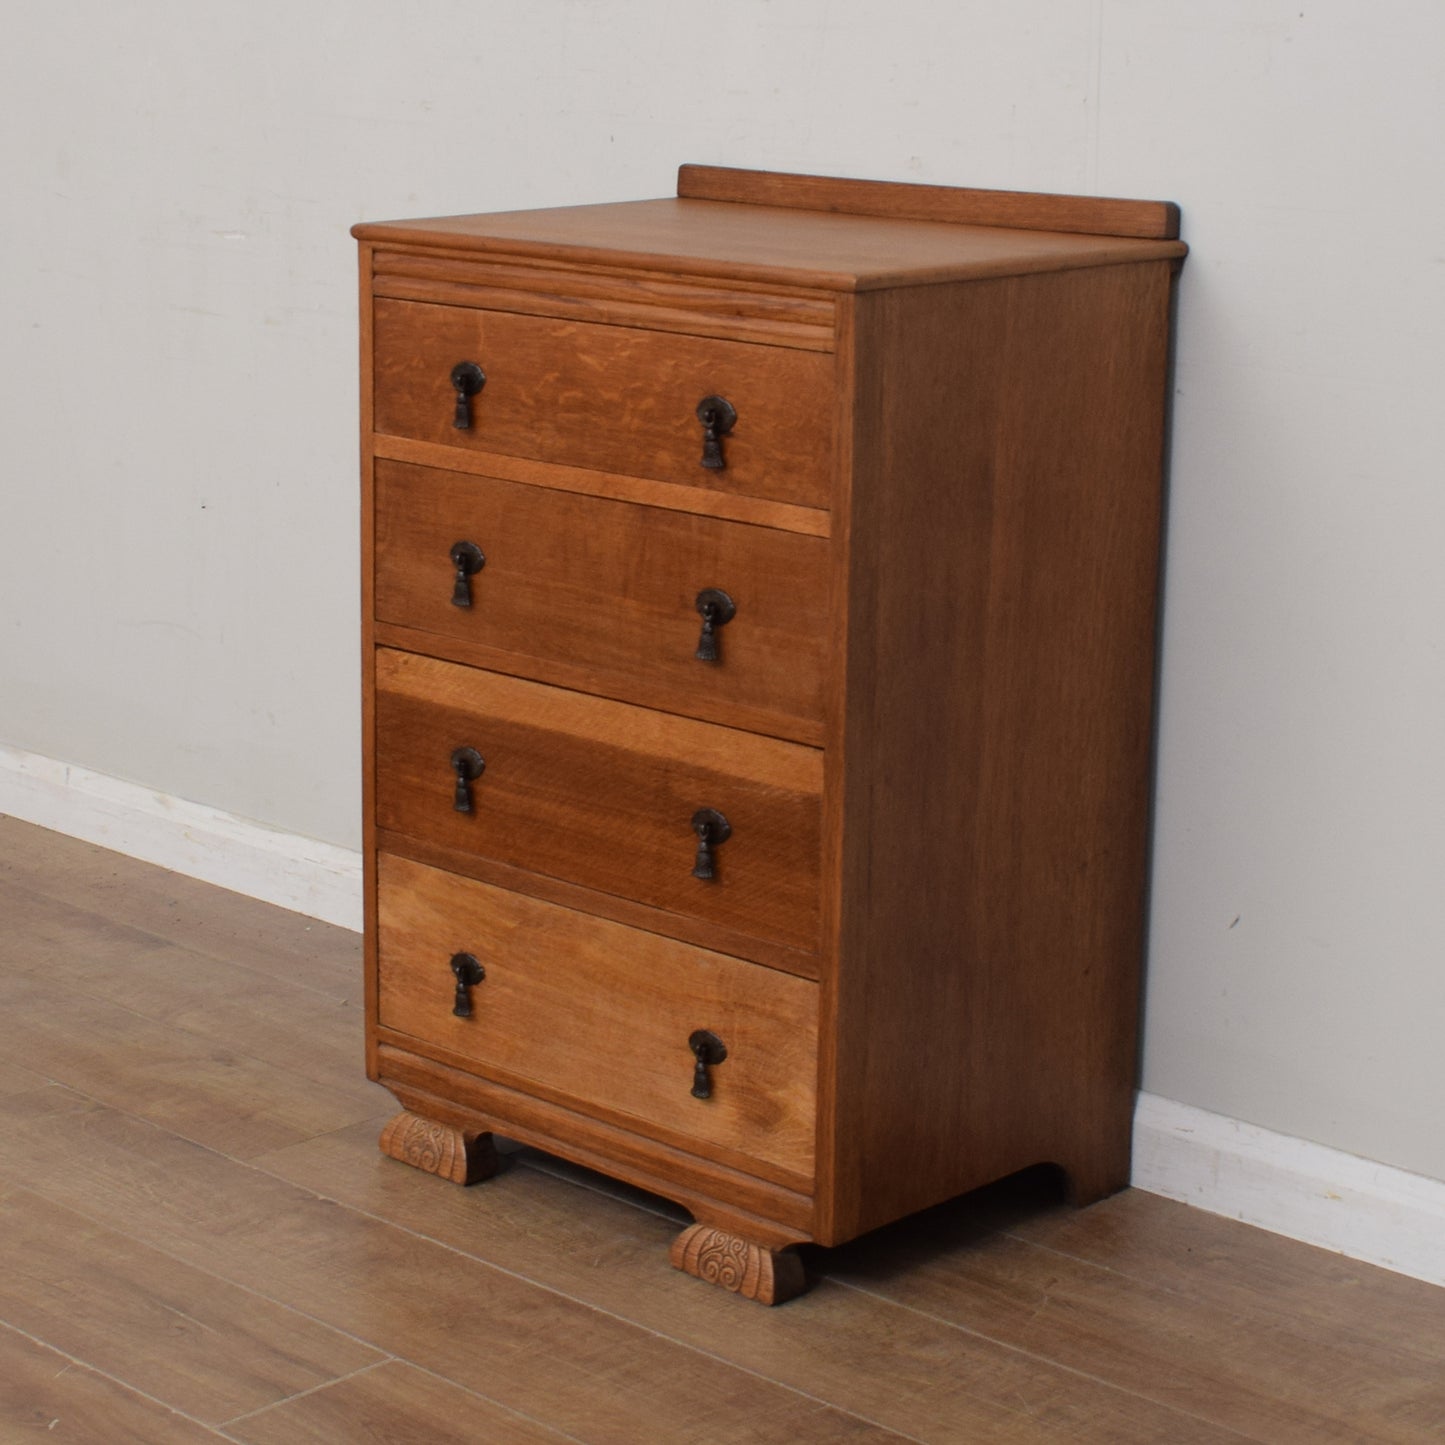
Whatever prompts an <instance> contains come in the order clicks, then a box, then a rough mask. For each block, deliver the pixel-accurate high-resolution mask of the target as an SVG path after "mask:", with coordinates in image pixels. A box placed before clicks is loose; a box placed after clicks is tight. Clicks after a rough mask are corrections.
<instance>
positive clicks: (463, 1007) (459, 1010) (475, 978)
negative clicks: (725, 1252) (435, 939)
mask: <svg viewBox="0 0 1445 1445" xmlns="http://www.w3.org/2000/svg"><path fill="white" fill-rule="evenodd" d="M486 976H487V971H486V969H484V968H483V967H482V966H481V964H480V963H478V962H477V960H476V958H475V957H474V956H473V955H472V954H470V953H454V954H452V977H453V978H455V979H456V981H457V996H456V1000H455V1002H453V1004H452V1012H453V1013H454V1014H455V1015H456V1016H457V1017H458V1018H459V1019H469V1018H471V1016H472V996H471V994H470V993H468V992H467V990H468V989H470V988H473V987H475V986H476V985H477V984H479V983H481V981H482V980H483V979H484V978H486Z"/></svg>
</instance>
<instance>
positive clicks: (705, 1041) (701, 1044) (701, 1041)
mask: <svg viewBox="0 0 1445 1445" xmlns="http://www.w3.org/2000/svg"><path fill="white" fill-rule="evenodd" d="M687 1046H688V1048H690V1049H691V1050H692V1057H693V1060H694V1062H693V1067H692V1096H693V1098H694V1099H710V1098H712V1078H711V1076H710V1075H709V1074H708V1070H709V1069H710V1068H711V1067H712V1066H713V1065H714V1064H720V1063H722V1061H723V1060H724V1059H725V1058H727V1056H728V1048H727V1045H726V1044H725V1043H723V1041H722V1040H721V1039H720V1038H718V1036H717V1035H716V1034H715V1033H713V1032H712V1031H711V1030H710V1029H696V1030H694V1031H693V1032H692V1033H691V1034H689V1035H688V1040H687Z"/></svg>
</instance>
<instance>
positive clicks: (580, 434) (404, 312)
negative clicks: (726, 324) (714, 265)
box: [373, 298, 834, 507]
mask: <svg viewBox="0 0 1445 1445" xmlns="http://www.w3.org/2000/svg"><path fill="white" fill-rule="evenodd" d="M374 306H375V313H374V317H375V344H374V357H375V372H374V378H373V385H374V395H373V401H374V407H375V425H376V430H377V431H378V432H382V433H385V434H388V435H392V436H399V437H409V438H412V439H414V440H417V441H425V442H435V443H439V444H441V445H445V446H465V447H474V448H476V449H478V450H481V451H492V452H501V453H503V454H505V455H507V456H518V457H530V458H533V459H535V460H538V461H547V462H559V463H562V464H565V465H567V466H574V467H590V468H593V469H595V470H598V471H604V472H621V473H625V474H627V475H629V476H639V477H650V478H653V479H655V480H658V481H665V482H677V483H682V484H690V485H694V486H700V487H709V488H712V489H715V490H719V491H725V492H738V493H741V494H743V495H745V496H754V497H767V498H771V499H773V500H775V501H782V502H794V503H797V504H799V505H802V506H808V507H826V506H828V502H829V487H830V478H831V472H832V432H833V410H834V408H833V358H832V356H831V355H829V354H827V353H819V352H810V351H794V350H791V349H790V348H787V347H781V346H757V345H751V344H749V343H746V342H737V341H720V340H716V339H713V338H709V337H701V336H684V335H675V334H668V333H665V332H658V331H643V330H634V329H632V328H630V327H624V326H597V325H591V324H588V323H585V322H577V321H559V320H554V319H552V318H548V317H542V316H524V315H520V314H517V313H515V312H507V311H483V310H479V309H472V308H470V307H465V306H435V305H430V304H427V303H424V302H417V301H393V300H387V299H384V298H378V299H377V300H376V301H375V302H374ZM463 361H470V362H474V363H475V364H476V365H477V366H479V367H480V368H481V369H482V372H483V374H484V375H485V377H486V381H485V384H484V385H483V386H482V389H481V390H480V391H479V392H478V393H477V394H476V395H475V396H473V397H471V398H470V400H469V401H468V402H467V403H466V407H465V409H466V412H467V414H468V416H469V419H470V423H471V424H470V426H469V427H467V428H466V429H464V430H459V429H458V428H457V427H456V426H455V424H454V423H455V420H456V414H457V393H456V390H455V389H454V387H453V385H452V382H451V373H452V368H453V367H455V366H456V365H457V364H458V363H459V362H463ZM713 395H715V396H721V397H723V398H725V399H726V400H727V401H728V402H730V403H731V404H732V406H733V408H734V410H735V411H736V413H737V420H736V422H735V423H734V425H733V428H732V430H731V432H729V433H728V434H727V435H726V436H724V437H723V438H722V443H721V444H722V456H723V460H724V463H725V465H724V466H723V467H722V468H721V469H720V470H716V469H709V468H705V467H703V466H702V465H701V462H702V455H703V428H702V424H701V423H700V422H699V421H698V418H697V407H698V403H699V402H700V401H702V400H703V398H704V397H707V396H713Z"/></svg>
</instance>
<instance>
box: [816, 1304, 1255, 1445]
mask: <svg viewBox="0 0 1445 1445" xmlns="http://www.w3.org/2000/svg"><path fill="white" fill-rule="evenodd" d="M823 1278H826V1279H827V1280H829V1282H830V1283H832V1284H835V1285H838V1286H839V1287H840V1288H842V1289H849V1290H854V1291H856V1292H857V1293H858V1294H862V1295H868V1296H869V1297H871V1298H873V1299H877V1300H882V1301H883V1302H884V1303H885V1304H889V1305H892V1306H894V1307H895V1308H897V1309H901V1310H907V1311H908V1312H909V1313H910V1314H915V1315H918V1316H919V1317H920V1318H921V1319H926V1320H931V1321H932V1322H933V1323H934V1324H937V1325H942V1326H944V1327H945V1328H946V1329H950V1330H955V1331H957V1332H958V1333H959V1334H962V1335H967V1336H968V1337H969V1338H970V1339H975V1340H982V1341H984V1342H985V1343H987V1344H990V1345H995V1346H997V1347H998V1348H1000V1349H1004V1350H1007V1351H1009V1353H1010V1354H1014V1355H1017V1356H1019V1357H1020V1358H1021V1359H1025V1360H1028V1361H1030V1362H1031V1363H1033V1364H1036V1365H1044V1366H1046V1367H1047V1368H1049V1369H1054V1370H1059V1371H1062V1372H1063V1373H1064V1374H1068V1375H1072V1376H1073V1377H1074V1378H1075V1379H1079V1380H1088V1381H1089V1383H1090V1384H1093V1385H1098V1386H1100V1387H1101V1388H1103V1389H1105V1390H1110V1391H1112V1392H1114V1393H1115V1394H1118V1395H1123V1396H1125V1397H1127V1398H1129V1399H1133V1400H1140V1401H1143V1402H1144V1403H1145V1404H1148V1405H1153V1406H1155V1407H1156V1408H1158V1409H1161V1410H1168V1411H1169V1412H1170V1413H1171V1414H1174V1415H1178V1416H1180V1417H1181V1418H1182V1419H1185V1420H1193V1421H1196V1422H1197V1423H1198V1424H1200V1425H1208V1426H1210V1427H1211V1428H1213V1429H1216V1430H1223V1431H1227V1432H1228V1433H1229V1434H1231V1435H1234V1436H1236V1437H1237V1438H1238V1439H1240V1440H1249V1441H1252V1442H1253V1445H1275V1442H1274V1441H1273V1440H1271V1439H1270V1438H1269V1437H1268V1436H1264V1435H1247V1434H1245V1433H1244V1432H1243V1431H1241V1430H1239V1429H1237V1428H1236V1427H1235V1426H1233V1425H1224V1424H1221V1423H1220V1422H1219V1421H1217V1420H1211V1419H1209V1418H1207V1417H1206V1416H1204V1415H1198V1414H1195V1412H1194V1411H1193V1410H1185V1409H1181V1408H1180V1407H1179V1406H1178V1405H1175V1404H1171V1403H1170V1402H1169V1401H1168V1400H1157V1399H1155V1398H1153V1397H1152V1396H1150V1395H1142V1394H1140V1393H1139V1391H1138V1390H1131V1389H1130V1388H1129V1387H1128V1386H1127V1385H1120V1384H1116V1383H1115V1382H1114V1381H1113V1380H1106V1379H1104V1378H1103V1377H1102V1376H1101V1375H1095V1374H1091V1373H1090V1372H1089V1371H1088V1370H1081V1369H1080V1368H1079V1367H1078V1366H1077V1365H1070V1364H1067V1363H1066V1362H1065V1361H1063V1360H1055V1359H1050V1358H1049V1356H1047V1355H1040V1354H1038V1353H1037V1352H1036V1351H1034V1350H1026V1349H1024V1347H1023V1346H1022V1345H1016V1344H1011V1343H1010V1342H1009V1341H1008V1340H1006V1339H1001V1338H999V1337H998V1336H997V1335H990V1334H988V1333H986V1332H985V1331H983V1330H976V1329H970V1328H969V1326H967V1325H961V1324H959V1323H958V1322H957V1321H956V1320H950V1319H948V1318H946V1317H945V1316H943V1315H937V1314H934V1313H933V1312H932V1311H931V1310H923V1309H919V1308H918V1306H917V1305H911V1304H906V1303H904V1302H903V1301H901V1300H896V1299H893V1298H891V1297H890V1296H889V1295H886V1294H883V1293H882V1292H881V1291H879V1290H873V1289H866V1288H865V1287H864V1286H862V1285H859V1284H854V1283H852V1282H851V1281H849V1280H844V1279H838V1278H836V1277H834V1276H832V1275H825V1276H823ZM1003 1408H1005V1409H1007V1408H1008V1407H1007V1406H1004V1407H1003Z"/></svg>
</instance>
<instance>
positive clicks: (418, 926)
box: [377, 854, 817, 1178]
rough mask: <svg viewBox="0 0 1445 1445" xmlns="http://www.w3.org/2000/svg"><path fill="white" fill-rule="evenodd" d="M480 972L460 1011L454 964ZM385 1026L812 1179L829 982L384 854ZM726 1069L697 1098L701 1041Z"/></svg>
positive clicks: (522, 1081)
mask: <svg viewBox="0 0 1445 1445" xmlns="http://www.w3.org/2000/svg"><path fill="white" fill-rule="evenodd" d="M458 953H467V954H470V955H472V956H473V957H474V958H475V959H476V960H477V961H478V963H480V964H481V966H482V970H483V972H484V974H485V977H484V978H482V979H481V981H480V982H477V983H475V984H473V985H471V986H470V987H469V988H467V990H466V1001H465V1005H464V1006H465V1007H467V1008H469V1009H470V1011H471V1012H470V1015H469V1016H468V1017H459V1016H457V1014H455V1013H454V1012H453V1009H454V1007H455V1006H456V1005H457V1002H458V999H457V977H456V975H455V974H454V973H453V971H452V967H451V960H452V958H453V957H454V956H455V955H456V954H458ZM377 956H378V969H379V975H380V977H379V989H378V1020H379V1022H380V1024H381V1025H382V1027H384V1028H389V1029H394V1030H396V1031H398V1032H399V1033H402V1034H406V1035H408V1036H410V1037H412V1038H414V1039H417V1040H419V1041H420V1042H421V1043H422V1044H423V1045H431V1046H432V1047H434V1048H438V1049H443V1050H446V1051H448V1052H450V1053H451V1054H455V1055H460V1056H461V1057H463V1058H465V1059H467V1060H468V1061H469V1062H470V1063H471V1065H472V1066H473V1067H475V1069H476V1071H477V1072H478V1073H481V1074H484V1075H487V1076H488V1077H491V1078H494V1079H496V1080H498V1081H499V1082H502V1083H511V1084H516V1085H519V1086H521V1087H524V1088H526V1087H530V1088H534V1089H536V1088H540V1089H542V1090H545V1091H549V1092H551V1093H553V1094H557V1095H560V1096H562V1098H563V1101H564V1102H569V1103H572V1104H575V1105H579V1106H581V1107H583V1108H584V1109H589V1110H592V1111H597V1112H602V1113H605V1114H608V1115H612V1116H621V1117H622V1120H623V1122H626V1123H628V1124H630V1125H631V1126H632V1127H635V1128H636V1129H637V1130H638V1131H639V1132H641V1133H648V1134H652V1135H655V1136H660V1137H663V1138H664V1139H671V1140H676V1141H680V1142H683V1143H684V1145H685V1146H686V1144H687V1143H689V1142H695V1143H696V1144H698V1145H706V1146H709V1147H718V1148H725V1149H730V1150H733V1151H735V1152H737V1153H739V1154H742V1155H746V1156H749V1157H752V1158H756V1159H759V1160H762V1161H765V1162H767V1163H769V1164H772V1165H774V1166H776V1167H778V1168H780V1169H785V1170H788V1171H791V1172H793V1173H795V1174H797V1175H800V1176H803V1177H805V1178H810V1177H811V1175H812V1171H813V1137H814V1101H815V1091H816V1075H817V987H816V985H814V984H811V983H808V982H806V981H804V980H802V979H799V978H794V977H793V976H791V975H789V974H784V973H776V972H774V971H773V970H771V969H767V968H761V967H758V966H757V965H755V964H748V963H743V962H740V961H739V960H737V959H734V958H728V957H726V956H725V955H723V954H717V953H710V952H708V951H706V950H704V949H699V948H692V947H689V946H688V945H686V944H682V943H676V942H674V941H673V940H671V939H666V938H661V937H659V936H658V935H656V934H652V933H641V932H638V931H637V930H635V929H630V928H626V927H624V926H623V925H622V924H619V923H611V922H608V921H606V920H603V919H598V918H592V917H590V916H588V915H587V914H583V913H575V912H573V911H572V910H570V909H566V908H559V907H557V906H556V905H554V904H550V903H543V902H541V901H539V900H537V899H533V898H526V897H523V896H522V895H520V894H516V893H510V892H508V891H506V890H505V889H500V888H493V887H491V886H490V885H488V884H484V883H478V882H476V881H474V880H471V879H464V878H458V877H456V876H454V875H452V874H449V873H443V872H439V871H438V870H436V869H433V868H427V867H424V866H422V865H421V864H418V863H413V862H410V861H408V860H406V859H402V858H394V857H391V856H388V855H386V854H383V855H382V856H381V857H380V859H379V860H378V950H377ZM702 1029H706V1030H708V1031H710V1032H711V1033H713V1034H715V1035H716V1036H717V1037H718V1038H719V1039H720V1040H721V1041H722V1043H723V1045H724V1046H725V1047H726V1049H727V1058H726V1059H725V1060H723V1061H722V1062H721V1063H719V1064H717V1065H715V1066H713V1067H711V1068H710V1069H709V1070H708V1084H709V1087H710V1088H711V1096H710V1097H709V1098H707V1099H698V1098H694V1097H693V1094H692V1087H693V1083H694V1069H695V1058H694V1055H693V1053H692V1052H691V1050H690V1048H689V1043H688V1040H689V1038H690V1037H691V1035H692V1034H693V1033H694V1032H695V1031H696V1030H702Z"/></svg>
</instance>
